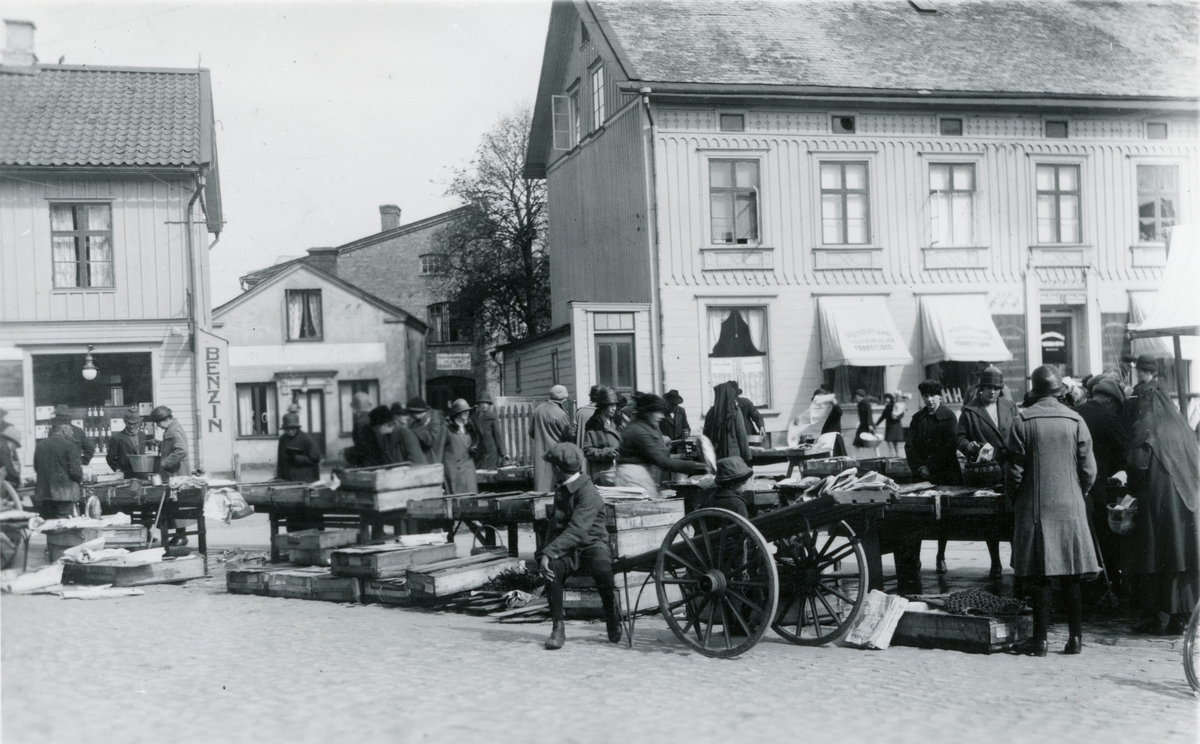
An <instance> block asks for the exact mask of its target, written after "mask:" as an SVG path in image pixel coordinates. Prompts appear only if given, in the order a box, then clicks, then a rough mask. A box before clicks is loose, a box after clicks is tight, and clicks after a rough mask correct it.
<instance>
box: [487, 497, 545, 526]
mask: <svg viewBox="0 0 1200 744" xmlns="http://www.w3.org/2000/svg"><path fill="white" fill-rule="evenodd" d="M553 506H554V494H551V493H522V494H516V495H513V496H497V497H496V498H495V499H494V500H493V501H492V514H493V516H494V517H495V519H496V520H497V521H500V522H539V521H542V520H544V519H546V518H547V517H548V515H549V512H550V511H551V509H552V507H553Z"/></svg>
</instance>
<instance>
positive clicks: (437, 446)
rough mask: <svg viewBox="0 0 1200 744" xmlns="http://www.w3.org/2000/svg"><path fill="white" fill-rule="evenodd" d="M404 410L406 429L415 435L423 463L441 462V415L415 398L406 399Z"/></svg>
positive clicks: (443, 440) (443, 425)
mask: <svg viewBox="0 0 1200 744" xmlns="http://www.w3.org/2000/svg"><path fill="white" fill-rule="evenodd" d="M404 409H405V410H406V411H407V412H408V416H409V424H408V429H409V431H411V432H412V433H413V434H416V435H417V440H418V441H420V443H421V452H423V453H424V454H425V462H427V463H429V464H430V465H432V464H434V463H439V462H441V461H442V451H443V450H444V449H445V448H446V421H445V420H444V419H443V418H442V414H441V413H440V412H438V411H431V410H429V406H428V404H426V403H425V399H424V398H420V397H415V396H414V397H412V398H409V399H408V402H407V403H405V404H404Z"/></svg>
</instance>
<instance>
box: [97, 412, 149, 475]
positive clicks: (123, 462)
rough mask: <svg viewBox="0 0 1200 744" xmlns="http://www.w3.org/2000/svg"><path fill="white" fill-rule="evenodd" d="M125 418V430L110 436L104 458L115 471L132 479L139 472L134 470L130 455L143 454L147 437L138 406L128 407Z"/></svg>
mask: <svg viewBox="0 0 1200 744" xmlns="http://www.w3.org/2000/svg"><path fill="white" fill-rule="evenodd" d="M124 420H125V428H124V430H122V431H118V432H114V433H113V435H112V436H111V437H109V438H108V444H107V445H106V446H105V449H106V454H105V456H104V459H105V461H106V462H107V463H108V467H110V468H112V471H113V472H114V473H121V474H122V475H124V476H125V478H127V479H132V478H134V477H135V476H136V475H137V473H134V472H133V466H132V465H131V464H130V462H129V456H130V455H140V454H142V445H143V444H144V443H145V442H146V437H145V436H144V435H143V433H142V417H141V415H140V414H139V413H138V412H137V409H136V408H132V407H131V408H128V409H126V411H125V416H124Z"/></svg>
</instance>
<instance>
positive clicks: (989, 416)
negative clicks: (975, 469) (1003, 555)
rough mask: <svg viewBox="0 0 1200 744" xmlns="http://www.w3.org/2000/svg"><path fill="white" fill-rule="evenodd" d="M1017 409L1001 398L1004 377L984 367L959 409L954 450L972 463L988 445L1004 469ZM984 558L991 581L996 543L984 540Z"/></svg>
mask: <svg viewBox="0 0 1200 744" xmlns="http://www.w3.org/2000/svg"><path fill="white" fill-rule="evenodd" d="M1016 413H1017V406H1016V404H1015V403H1013V402H1012V401H1011V400H1009V399H1008V398H1007V397H1005V395H1004V373H1003V372H1001V371H1000V369H999V368H997V367H988V368H986V369H985V370H983V372H982V373H981V374H980V376H979V386H978V388H977V389H976V392H975V397H974V398H972V399H971V401H970V402H969V403H967V404H966V405H964V406H963V407H962V411H961V412H960V413H959V415H958V438H957V439H956V440H955V446H956V448H957V449H958V451H959V452H961V453H962V454H963V456H964V457H966V458H967V460H968V462H974V461H975V459H976V458H977V457H978V456H979V451H980V450H981V449H983V446H984V445H986V444H990V445H992V449H993V450H994V455H993V460H994V461H995V462H997V463H999V464H1000V465H1001V466H1003V465H1004V455H1005V451H1006V450H1005V444H1004V443H1005V441H1006V440H1007V439H1008V431H1009V429H1011V428H1012V422H1013V417H1014V416H1015V415H1016ZM986 542H987V549H988V555H989V556H990V557H991V560H992V567H991V570H990V571H989V572H988V578H990V579H991V580H992V581H995V580H997V579H999V578H1000V576H1001V574H1002V573H1003V572H1004V568H1003V565H1002V564H1001V562H1000V541H999V540H987V541H986ZM945 552H946V541H945V540H939V541H938V563H939V565H941V564H942V563H944V561H943V559H944V557H945Z"/></svg>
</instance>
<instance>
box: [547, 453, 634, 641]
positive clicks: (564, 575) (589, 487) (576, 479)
mask: <svg viewBox="0 0 1200 744" xmlns="http://www.w3.org/2000/svg"><path fill="white" fill-rule="evenodd" d="M542 457H543V458H545V462H547V463H548V464H549V465H550V466H551V467H553V469H554V474H555V479H556V480H557V481H558V487H557V488H556V489H555V491H554V515H553V517H552V518H551V524H550V530H549V533H548V535H547V543H546V547H544V548H542V550H541V551H540V553H539V554H538V556H537V560H538V567H539V572H540V573H541V575H542V576H543V577H544V578H545V579H546V580H547V581H549V583H550V586H549V587H548V592H547V597H548V599H549V603H550V619H551V620H552V621H553V628H552V630H551V632H550V637H549V638H548V639H546V648H547V649H549V650H551V651H554V650H557V649H560V648H562V647H563V644H564V643H566V639H567V638H566V625H565V623H564V616H563V582H565V581H566V580H567V579H568V578H569V577H570V576H571V575H572V574H574V573H577V572H579V571H580V570H587V571H588V572H589V573H590V574H591V576H592V579H593V580H594V581H595V582H596V590H597V591H598V592H599V593H600V602H601V603H602V605H603V607H604V619H605V622H606V625H607V626H608V640H609V641H611V642H612V643H618V642H619V641H620V640H621V615H620V609H619V608H618V607H617V602H616V596H615V594H616V592H615V589H616V582H615V581H614V579H613V569H612V553H611V552H610V551H609V548H608V527H607V526H606V522H607V513H606V510H605V508H604V500H603V499H602V498H601V497H600V492H599V491H597V490H596V486H595V485H594V484H593V483H592V480H591V478H588V477H587V475H586V474H585V473H583V472H582V471H583V468H584V462H585V460H584V457H583V451H582V450H580V449H579V447H577V446H575V445H574V444H573V443H571V442H560V443H557V444H553V445H551V446H550V447H549V449H547V451H546V453H545V454H544V455H543V456H542Z"/></svg>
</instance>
